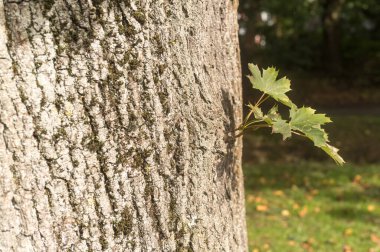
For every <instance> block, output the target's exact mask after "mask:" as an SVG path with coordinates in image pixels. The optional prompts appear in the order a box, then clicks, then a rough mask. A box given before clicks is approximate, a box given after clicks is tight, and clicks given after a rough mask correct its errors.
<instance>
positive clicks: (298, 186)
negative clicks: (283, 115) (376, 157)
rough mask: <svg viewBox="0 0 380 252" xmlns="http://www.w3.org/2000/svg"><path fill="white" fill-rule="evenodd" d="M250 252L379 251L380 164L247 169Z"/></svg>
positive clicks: (248, 166) (304, 163)
mask: <svg viewBox="0 0 380 252" xmlns="http://www.w3.org/2000/svg"><path fill="white" fill-rule="evenodd" d="M244 171H245V188H246V211H247V225H248V236H249V248H250V251H255V252H258V251H260V252H261V251H274V252H277V251H279V252H286V251H289V252H297V251H322V252H328V251H346V252H349V251H359V252H361V251H370V252H377V251H380V165H376V164H374V165H363V166H357V165H346V166H344V167H338V166H335V165H334V164H333V163H332V162H331V163H315V162H314V163H313V162H303V163H302V162H301V163H296V164H285V165H284V164H281V165H280V164H262V165H253V166H252V165H245V167H244Z"/></svg>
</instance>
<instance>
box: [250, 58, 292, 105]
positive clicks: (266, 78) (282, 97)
mask: <svg viewBox="0 0 380 252" xmlns="http://www.w3.org/2000/svg"><path fill="white" fill-rule="evenodd" d="M248 68H249V70H250V71H251V73H252V75H249V76H248V79H249V80H250V82H251V83H252V87H253V88H255V89H258V90H260V91H262V92H264V93H265V94H268V95H270V96H271V97H272V98H273V99H275V100H276V101H279V102H281V103H282V104H284V105H286V106H288V107H292V106H293V103H292V102H291V101H290V99H289V97H288V96H287V95H286V93H287V92H288V91H290V90H291V89H290V81H289V80H288V79H287V78H286V77H283V78H281V79H279V80H276V79H277V76H278V71H277V70H276V69H275V68H273V67H269V68H267V69H264V70H263V73H262V75H261V72H260V70H259V68H258V66H256V65H254V64H249V65H248Z"/></svg>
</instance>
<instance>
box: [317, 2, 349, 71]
mask: <svg viewBox="0 0 380 252" xmlns="http://www.w3.org/2000/svg"><path fill="white" fill-rule="evenodd" d="M344 2H345V0H322V8H323V13H322V24H323V48H322V49H323V66H324V67H326V68H327V69H326V70H328V71H330V72H332V73H339V72H341V71H342V55H341V34H340V15H341V11H342V7H343V4H344Z"/></svg>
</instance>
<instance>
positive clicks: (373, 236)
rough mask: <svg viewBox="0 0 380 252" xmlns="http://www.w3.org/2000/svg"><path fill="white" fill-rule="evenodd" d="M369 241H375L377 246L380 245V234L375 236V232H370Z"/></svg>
mask: <svg viewBox="0 0 380 252" xmlns="http://www.w3.org/2000/svg"><path fill="white" fill-rule="evenodd" d="M371 241H372V242H373V243H376V244H377V245H378V246H380V236H377V235H375V234H371Z"/></svg>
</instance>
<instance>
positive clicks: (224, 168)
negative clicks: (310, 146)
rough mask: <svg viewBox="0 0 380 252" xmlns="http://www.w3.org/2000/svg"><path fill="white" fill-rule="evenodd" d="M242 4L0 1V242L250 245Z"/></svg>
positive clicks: (77, 246)
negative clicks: (242, 128) (237, 134)
mask: <svg viewBox="0 0 380 252" xmlns="http://www.w3.org/2000/svg"><path fill="white" fill-rule="evenodd" d="M236 8H237V2H236V1H230V0H228V1H225V0H215V1H202V2H199V1H192V0H188V1H179V0H173V1H133V0H132V1H114V0H92V1H88V0H57V1H52V0H46V1H45V0H40V1H7V0H4V1H0V202H1V203H0V227H1V232H0V250H1V251H222V250H226V251H244V250H246V246H247V241H246V230H245V214H244V213H245V211H244V193H243V180H242V172H241V140H239V139H236V138H234V137H233V136H232V135H231V134H232V133H231V132H232V131H233V130H234V129H235V128H236V127H237V125H238V124H239V123H240V122H241V111H240V110H241V105H242V101H241V85H240V83H241V78H240V62H239V48H238V38H237V30H238V28H237V13H236Z"/></svg>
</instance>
